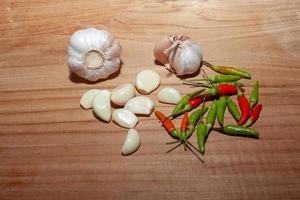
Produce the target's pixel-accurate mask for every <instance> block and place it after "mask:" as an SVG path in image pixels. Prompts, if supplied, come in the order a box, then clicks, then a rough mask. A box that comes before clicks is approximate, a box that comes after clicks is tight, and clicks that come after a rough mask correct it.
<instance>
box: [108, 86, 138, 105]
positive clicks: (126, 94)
mask: <svg viewBox="0 0 300 200" xmlns="http://www.w3.org/2000/svg"><path fill="white" fill-rule="evenodd" d="M134 96H135V89H134V86H133V84H130V83H125V84H122V85H120V86H118V87H116V88H115V89H113V90H112V92H111V101H112V102H113V103H114V104H116V105H118V106H124V105H125V104H126V102H127V101H128V100H129V99H131V98H133V97H134Z"/></svg>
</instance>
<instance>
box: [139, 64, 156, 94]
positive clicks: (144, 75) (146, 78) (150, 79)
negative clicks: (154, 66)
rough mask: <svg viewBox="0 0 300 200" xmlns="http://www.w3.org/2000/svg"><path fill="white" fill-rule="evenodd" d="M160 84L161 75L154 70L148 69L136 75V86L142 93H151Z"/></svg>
mask: <svg viewBox="0 0 300 200" xmlns="http://www.w3.org/2000/svg"><path fill="white" fill-rule="evenodd" d="M159 84H160V76H159V74H158V73H156V72H155V71H153V70H150V69H146V70H143V71H141V72H140V73H138V75H137V76H136V88H137V90H138V91H139V92H140V93H142V94H149V93H151V92H152V91H154V90H155V89H156V88H157V87H158V86H159Z"/></svg>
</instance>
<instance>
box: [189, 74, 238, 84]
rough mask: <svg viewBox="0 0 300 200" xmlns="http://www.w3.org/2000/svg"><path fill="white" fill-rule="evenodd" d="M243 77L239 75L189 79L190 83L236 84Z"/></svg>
mask: <svg viewBox="0 0 300 200" xmlns="http://www.w3.org/2000/svg"><path fill="white" fill-rule="evenodd" d="M240 79H241V77H240V76H238V75H218V76H210V77H207V78H206V79H189V80H188V81H192V82H193V81H197V82H198V81H209V82H211V83H222V82H234V81H238V80H240Z"/></svg>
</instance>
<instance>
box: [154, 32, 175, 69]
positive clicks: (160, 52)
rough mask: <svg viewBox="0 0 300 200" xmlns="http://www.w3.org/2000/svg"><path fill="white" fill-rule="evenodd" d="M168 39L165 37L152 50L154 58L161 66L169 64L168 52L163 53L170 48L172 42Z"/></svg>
mask: <svg viewBox="0 0 300 200" xmlns="http://www.w3.org/2000/svg"><path fill="white" fill-rule="evenodd" d="M170 37H171V36H170ZM170 37H165V38H163V39H161V40H160V41H158V42H157V43H156V44H155V46H154V49H153V55H154V57H155V58H156V59H157V60H158V61H159V62H161V63H162V64H167V63H169V60H168V57H169V55H170V52H168V53H167V52H165V50H166V49H168V48H169V47H171V46H172V41H171V39H170Z"/></svg>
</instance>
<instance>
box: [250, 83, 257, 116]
mask: <svg viewBox="0 0 300 200" xmlns="http://www.w3.org/2000/svg"><path fill="white" fill-rule="evenodd" d="M258 88H259V83H258V81H256V83H255V86H254V87H253V89H252V92H251V96H250V109H251V110H252V108H253V107H254V106H255V105H256V104H257V102H258Z"/></svg>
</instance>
